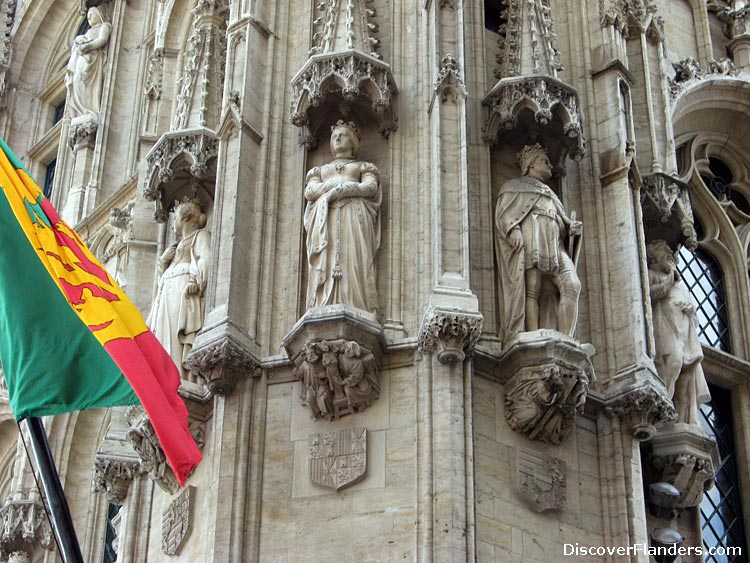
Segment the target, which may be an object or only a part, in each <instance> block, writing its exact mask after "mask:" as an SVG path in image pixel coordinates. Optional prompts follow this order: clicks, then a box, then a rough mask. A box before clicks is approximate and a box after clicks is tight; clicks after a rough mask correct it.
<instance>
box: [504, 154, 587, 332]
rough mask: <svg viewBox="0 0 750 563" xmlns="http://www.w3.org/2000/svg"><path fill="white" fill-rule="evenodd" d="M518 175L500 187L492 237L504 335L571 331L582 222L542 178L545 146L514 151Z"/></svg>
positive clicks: (546, 165) (547, 170)
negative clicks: (500, 292) (495, 253)
mask: <svg viewBox="0 0 750 563" xmlns="http://www.w3.org/2000/svg"><path fill="white" fill-rule="evenodd" d="M517 161H518V165H519V167H520V168H521V174H522V176H521V177H520V178H516V179H513V180H508V181H507V182H505V183H504V184H503V185H502V187H501V188H500V196H499V198H498V200H497V206H496V208H495V242H496V247H497V261H498V269H499V271H500V286H501V289H502V299H503V312H504V325H503V328H504V331H503V332H504V336H503V341H504V342H508V341H509V340H511V339H512V338H513V337H514V336H515V335H516V334H518V333H521V332H530V331H534V330H537V329H541V328H545V329H554V330H557V331H559V332H561V333H563V334H565V335H568V336H572V335H573V333H574V332H575V328H576V321H577V319H578V297H579V295H580V292H581V282H580V280H579V278H578V274H577V273H576V264H575V262H576V259H577V256H578V252H579V249H580V236H581V232H582V224H581V223H580V222H579V221H576V220H574V219H571V218H570V217H568V215H567V213H566V212H565V208H564V207H563V204H562V202H561V201H560V198H558V197H557V194H555V192H554V191H552V189H551V188H550V187H549V186H548V185H547V184H546V182H547V181H548V180H549V179H550V178H551V177H552V165H551V164H550V161H549V158H548V156H547V152H546V151H545V150H544V149H543V148H542V147H541V146H540V145H538V144H535V145H527V146H525V147H524V148H523V149H522V150H521V152H519V153H518V155H517Z"/></svg>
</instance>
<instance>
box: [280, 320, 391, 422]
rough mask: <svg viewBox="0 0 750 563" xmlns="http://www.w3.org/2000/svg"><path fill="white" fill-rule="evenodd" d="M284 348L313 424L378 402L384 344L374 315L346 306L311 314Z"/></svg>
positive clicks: (381, 330)
mask: <svg viewBox="0 0 750 563" xmlns="http://www.w3.org/2000/svg"><path fill="white" fill-rule="evenodd" d="M283 345H284V348H285V349H286V351H287V354H288V355H289V358H290V359H291V360H292V362H293V363H294V366H295V368H294V373H295V375H296V376H297V377H298V378H299V379H300V380H301V381H302V402H303V404H305V405H306V406H308V407H309V408H310V410H311V412H312V415H313V417H314V418H325V419H327V420H335V419H338V418H341V417H342V416H345V415H347V414H353V413H355V412H360V411H363V410H364V409H366V408H367V407H369V406H370V405H371V404H372V403H374V402H375V400H377V398H378V396H379V394H380V384H379V373H380V367H381V365H382V363H383V357H384V355H385V338H384V336H383V327H382V326H381V325H380V324H379V323H378V322H377V321H376V320H375V317H374V316H373V315H371V314H369V313H367V312H366V311H362V310H359V309H355V308H353V307H349V306H346V305H330V306H327V307H318V308H315V309H311V310H309V311H307V312H306V313H305V314H304V315H303V316H302V318H301V319H300V320H299V321H297V323H296V324H295V325H294V327H293V328H292V330H291V331H289V333H288V334H287V335H286V337H284V342H283Z"/></svg>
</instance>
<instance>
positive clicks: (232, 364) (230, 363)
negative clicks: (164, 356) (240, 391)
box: [186, 336, 260, 395]
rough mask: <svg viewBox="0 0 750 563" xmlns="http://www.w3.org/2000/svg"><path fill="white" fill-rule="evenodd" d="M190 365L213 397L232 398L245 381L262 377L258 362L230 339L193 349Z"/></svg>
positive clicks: (226, 338) (188, 360) (189, 357)
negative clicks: (230, 395)
mask: <svg viewBox="0 0 750 563" xmlns="http://www.w3.org/2000/svg"><path fill="white" fill-rule="evenodd" d="M186 364H187V367H188V369H190V371H191V372H192V373H194V374H196V375H199V376H201V377H202V378H203V379H204V380H205V381H206V387H208V390H209V391H210V392H211V393H212V394H213V395H228V394H229V393H231V392H232V391H233V390H234V388H235V386H236V385H237V383H238V382H239V381H240V380H241V379H242V378H244V377H248V376H250V377H258V376H260V364H259V363H258V360H257V359H256V358H255V357H254V356H253V355H252V354H251V353H250V352H249V351H247V350H246V349H245V348H244V347H243V346H242V345H241V344H239V343H238V342H235V341H234V340H233V339H232V338H230V337H228V336H226V337H224V338H221V339H219V340H216V341H214V342H210V343H208V344H206V345H204V346H201V347H200V348H198V349H196V348H193V350H192V351H191V352H190V355H189V356H188V359H187V362H186Z"/></svg>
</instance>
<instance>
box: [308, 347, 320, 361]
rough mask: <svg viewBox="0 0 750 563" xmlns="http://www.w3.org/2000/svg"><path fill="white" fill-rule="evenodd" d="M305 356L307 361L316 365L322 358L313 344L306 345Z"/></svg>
mask: <svg viewBox="0 0 750 563" xmlns="http://www.w3.org/2000/svg"><path fill="white" fill-rule="evenodd" d="M304 354H305V361H307V362H309V363H311V364H314V363H316V362H317V361H318V360H319V359H320V356H318V353H317V352H316V351H315V346H314V345H313V344H306V345H305V348H304Z"/></svg>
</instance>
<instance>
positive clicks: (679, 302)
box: [648, 269, 711, 424]
mask: <svg viewBox="0 0 750 563" xmlns="http://www.w3.org/2000/svg"><path fill="white" fill-rule="evenodd" d="M673 275H674V274H672V273H669V274H666V273H663V272H659V271H655V270H651V269H649V272H648V276H649V283H650V284H651V286H652V287H654V286H656V285H658V284H663V283H665V282H667V283H669V282H670V280H669V278H670V277H672V276H673ZM651 309H652V311H653V319H654V338H655V343H656V355H655V357H654V363H655V364H656V371H657V373H658V374H659V377H661V379H662V380H663V381H664V385H665V386H666V387H667V393H668V394H669V396H670V397H674V395H675V388H676V386H677V384H678V383H677V382H678V379H679V378H685V379H684V381H681V382H680V385H683V386H685V389H686V396H687V397H686V398H687V401H688V404H686V405H678V404H676V405H675V407H677V410H678V413H679V414H680V422H685V423H687V424H700V416H699V414H698V409H699V408H700V405H702V404H703V403H706V402H708V401H710V400H711V395H710V393H709V391H708V385H707V384H706V378H705V376H704V374H703V368H702V367H701V361H702V360H703V348H702V347H701V343H700V340H699V339H698V317H697V315H696V314H695V307H694V306H693V304H692V302H691V300H690V293H689V291H688V289H687V287H686V286H685V284H684V283H682V282H681V281H676V282H674V283H673V285H672V286H671V288H670V289H669V290H668V292H667V294H666V295H665V296H664V297H662V298H661V299H654V298H653V297H652V302H651Z"/></svg>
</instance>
